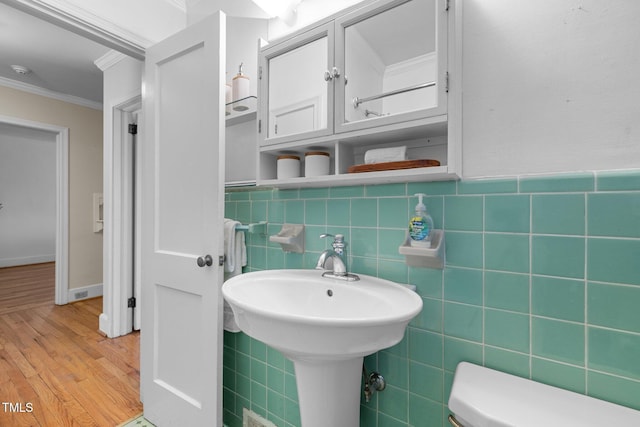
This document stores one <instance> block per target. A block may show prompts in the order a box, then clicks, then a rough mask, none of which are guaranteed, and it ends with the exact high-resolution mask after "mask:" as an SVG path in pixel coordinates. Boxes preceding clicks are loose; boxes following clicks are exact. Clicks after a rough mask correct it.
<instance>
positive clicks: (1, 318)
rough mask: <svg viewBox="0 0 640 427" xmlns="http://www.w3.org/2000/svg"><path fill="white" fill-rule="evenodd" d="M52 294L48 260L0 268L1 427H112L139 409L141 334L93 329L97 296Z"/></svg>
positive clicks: (99, 305)
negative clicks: (60, 301) (63, 299)
mask: <svg viewBox="0 0 640 427" xmlns="http://www.w3.org/2000/svg"><path fill="white" fill-rule="evenodd" d="M45 271H49V273H50V277H49V276H47V274H46V273H45ZM47 280H49V283H50V289H49V287H47V286H45V285H44V283H45V282H46V281H47ZM30 289H32V292H31V291H30ZM53 295H54V290H53V265H52V264H40V265H35V266H32V268H29V267H11V268H2V269H0V426H11V427H13V426H43V427H50V426H51V427H58V426H79V427H80V426H81V427H86V426H100V427H102V426H104V427H113V426H116V425H118V424H120V423H122V422H124V421H126V420H128V419H130V418H132V417H134V416H135V415H137V414H139V413H140V412H142V404H141V403H140V399H139V394H140V393H139V387H140V385H139V384H140V370H139V364H140V352H139V348H140V335H139V334H138V333H133V334H129V335H126V336H124V337H120V338H115V339H108V338H106V337H104V336H103V335H101V334H100V333H98V316H99V315H100V313H101V312H102V298H94V299H90V300H85V301H80V302H76V303H72V304H67V305H64V306H56V305H54V304H53ZM20 302H22V304H20Z"/></svg>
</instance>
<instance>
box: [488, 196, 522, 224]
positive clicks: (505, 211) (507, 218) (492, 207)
mask: <svg viewBox="0 0 640 427" xmlns="http://www.w3.org/2000/svg"><path fill="white" fill-rule="evenodd" d="M529 198H530V197H529V195H528V194H527V195H521V194H517V195H498V196H486V197H485V208H484V209H485V210H484V214H485V226H484V228H485V230H486V231H502V232H512V233H528V232H529V218H530V214H529V213H530V203H529Z"/></svg>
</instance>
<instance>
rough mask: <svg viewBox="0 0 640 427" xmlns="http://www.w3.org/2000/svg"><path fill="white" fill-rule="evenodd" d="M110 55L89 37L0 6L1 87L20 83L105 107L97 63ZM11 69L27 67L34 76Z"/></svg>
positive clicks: (106, 49)
mask: <svg viewBox="0 0 640 427" xmlns="http://www.w3.org/2000/svg"><path fill="white" fill-rule="evenodd" d="M108 51H109V48H107V47H105V46H102V45H100V44H98V43H96V42H93V41H91V40H88V39H87V38H85V37H81V36H79V35H76V34H74V33H72V32H70V31H67V30H64V29H62V28H60V27H57V26H56V25H53V24H50V23H48V22H46V21H43V20H41V19H39V18H35V17H33V16H31V15H28V14H26V13H24V12H22V11H19V10H16V9H13V8H11V7H10V6H7V5H5V4H3V3H0V84H3V85H7V84H11V83H12V82H19V83H24V84H28V85H33V86H37V87H39V88H43V89H45V90H47V91H52V92H56V93H59V94H64V95H71V96H74V97H78V98H82V99H85V100H89V101H93V102H94V103H102V71H101V70H100V69H99V68H98V67H97V66H96V65H95V64H94V61H95V60H96V59H98V58H100V57H101V56H103V55H104V54H105V53H107V52H108ZM11 65H22V66H25V67H27V68H29V69H31V70H32V73H30V74H27V75H24V76H23V75H19V74H17V73H15V72H14V71H13V70H12V69H11ZM7 79H8V80H10V81H8V80H7Z"/></svg>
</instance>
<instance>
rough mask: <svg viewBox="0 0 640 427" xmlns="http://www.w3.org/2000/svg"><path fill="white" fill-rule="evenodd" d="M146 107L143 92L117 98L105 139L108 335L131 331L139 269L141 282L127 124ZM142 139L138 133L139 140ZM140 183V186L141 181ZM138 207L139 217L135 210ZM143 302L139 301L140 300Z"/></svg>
mask: <svg viewBox="0 0 640 427" xmlns="http://www.w3.org/2000/svg"><path fill="white" fill-rule="evenodd" d="M141 108H142V95H141V94H139V93H137V94H132V95H130V96H127V97H125V99H122V100H118V101H116V102H115V103H114V105H113V107H111V111H112V134H111V138H110V139H109V138H105V146H104V161H103V162H104V163H103V164H104V206H105V209H104V220H105V221H104V223H105V228H104V243H103V248H104V250H103V252H104V255H103V257H104V261H103V271H104V273H103V280H104V286H103V310H102V314H100V320H99V325H100V326H99V328H100V330H101V331H102V332H103V333H105V334H106V335H107V336H108V337H109V338H115V337H119V336H121V335H126V334H128V333H131V332H132V325H133V323H132V321H133V318H132V316H131V311H130V310H129V308H128V304H127V302H128V299H129V298H130V297H132V296H134V297H136V298H137V297H138V296H137V295H133V286H132V282H131V279H132V277H133V272H134V271H135V272H137V274H136V278H135V280H134V283H133V285H135V283H136V282H138V283H139V272H140V254H139V247H137V248H136V246H139V245H134V239H135V241H139V238H138V236H134V230H135V233H136V234H138V233H139V232H138V231H137V230H138V229H139V212H140V211H139V209H137V208H135V209H132V208H133V206H132V205H131V204H130V203H127V201H131V200H132V190H133V182H135V180H133V181H132V179H133V177H132V176H131V174H128V173H126V172H125V167H126V165H129V164H130V161H131V159H130V154H131V153H130V151H129V150H128V149H127V147H126V145H127V144H128V143H129V135H128V125H129V117H130V115H131V114H132V113H133V112H135V111H138V110H140V109H141ZM140 139H141V138H138V141H140ZM135 159H136V171H137V172H136V173H137V174H139V171H140V164H141V156H139V155H136V156H135ZM137 185H139V180H138V183H137ZM133 203H134V205H135V206H136V207H139V206H140V203H141V194H140V191H135V200H134V201H133ZM133 211H135V212H136V218H133V217H132V212H133ZM137 305H138V307H139V306H140V301H139V299H138V301H137Z"/></svg>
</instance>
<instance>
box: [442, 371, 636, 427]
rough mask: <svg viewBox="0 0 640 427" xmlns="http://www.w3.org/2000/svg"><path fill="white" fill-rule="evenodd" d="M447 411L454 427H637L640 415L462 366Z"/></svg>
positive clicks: (555, 388)
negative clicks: (451, 412)
mask: <svg viewBox="0 0 640 427" xmlns="http://www.w3.org/2000/svg"><path fill="white" fill-rule="evenodd" d="M635 398H636V399H638V401H639V402H640V396H636V397H635ZM449 409H451V411H453V415H451V416H449V422H450V423H451V425H453V426H455V427H608V426H640V411H636V410H633V409H630V408H627V407H624V406H620V405H616V404H613V403H609V402H605V401H603V400H599V399H595V398H593V397H588V396H585V395H582V394H579V393H574V392H571V391H567V390H563V389H560V388H557V387H552V386H548V385H545V384H541V383H538V382H535V381H531V380H527V379H524V378H520V377H516V376H513V375H509V374H505V373H503V372H498V371H495V370H493V369H489V368H484V367H482V366H477V365H474V364H471V363H467V362H461V363H460V364H459V365H458V367H457V369H456V374H455V377H454V380H453V388H452V389H451V396H450V397H449Z"/></svg>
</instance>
